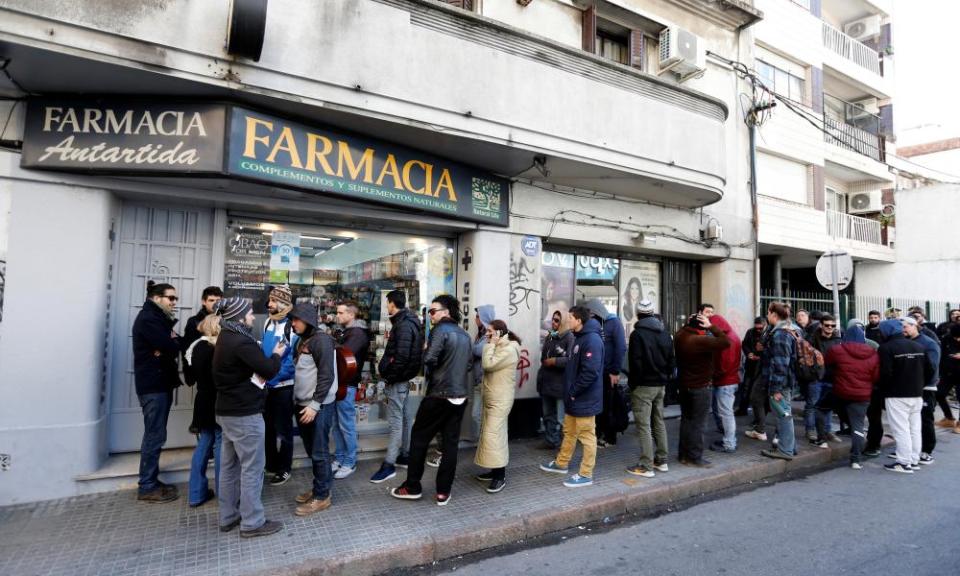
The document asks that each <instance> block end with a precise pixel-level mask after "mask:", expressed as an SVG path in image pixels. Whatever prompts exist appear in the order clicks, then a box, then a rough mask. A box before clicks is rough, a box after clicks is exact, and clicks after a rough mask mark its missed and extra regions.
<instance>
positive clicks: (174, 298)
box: [164, 296, 180, 302]
mask: <svg viewBox="0 0 960 576" xmlns="http://www.w3.org/2000/svg"><path fill="white" fill-rule="evenodd" d="M164 298H166V299H167V300H169V301H171V302H176V301H177V300H179V299H180V298H178V297H176V296H164Z"/></svg>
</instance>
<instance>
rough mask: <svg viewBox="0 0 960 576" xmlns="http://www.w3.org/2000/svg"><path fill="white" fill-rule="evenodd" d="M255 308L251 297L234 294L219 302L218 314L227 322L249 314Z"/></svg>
mask: <svg viewBox="0 0 960 576" xmlns="http://www.w3.org/2000/svg"><path fill="white" fill-rule="evenodd" d="M252 309H253V302H251V300H250V299H249V298H240V297H239V296H232V297H230V298H224V299H223V300H220V301H219V302H217V314H219V315H220V316H222V317H223V319H224V320H226V321H227V322H230V321H235V320H239V319H241V318H243V317H244V316H246V315H247V312H249V311H250V310H252Z"/></svg>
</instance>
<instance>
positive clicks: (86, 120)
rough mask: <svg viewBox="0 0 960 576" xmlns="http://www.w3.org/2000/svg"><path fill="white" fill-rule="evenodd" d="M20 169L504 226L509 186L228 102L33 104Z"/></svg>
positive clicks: (489, 176)
mask: <svg viewBox="0 0 960 576" xmlns="http://www.w3.org/2000/svg"><path fill="white" fill-rule="evenodd" d="M23 140H24V142H23V153H22V156H21V161H20V165H21V166H23V167H24V168H37V169H46V170H69V171H84V172H97V173H113V174H123V175H135V174H148V175H156V176H160V175H162V176H182V175H197V174H204V175H208V174H209V175H222V176H233V177H237V178H243V179H245V180H252V181H258V182H267V183H270V184H272V185H279V186H286V187H289V188H297V189H301V190H307V191H311V192H318V193H322V194H330V195H335V196H340V197H344V198H348V199H353V200H360V201H372V202H377V203H380V204H386V205H390V206H393V207H399V208H407V209H411V210H418V211H425V212H431V213H434V214H441V215H446V216H449V217H451V218H456V219H460V220H470V221H473V222H481V223H484V224H494V225H498V226H506V225H507V224H508V220H509V216H508V213H507V206H508V205H509V198H508V196H509V193H510V184H509V182H508V181H507V180H505V179H503V178H499V177H497V176H494V175H492V174H489V173H487V172H483V171H481V170H477V169H475V168H472V167H470V166H466V165H464V164H460V163H458V162H453V161H450V160H446V159H444V158H440V157H437V156H433V155H431V154H426V153H423V152H419V151H416V150H413V149H410V148H406V147H403V146H396V145H393V144H390V143H387V142H383V141H379V140H374V139H370V138H364V137H361V136H356V135H350V134H346V133H343V132H339V131H334V130H329V129H326V128H323V127H319V126H308V125H306V124H300V123H297V122H293V121H290V120H285V119H281V118H278V117H276V116H271V115H268V114H263V113H260V112H254V111H252V110H247V109H245V108H240V107H236V106H231V105H229V104H215V103H211V104H208V103H190V102H183V103H178V102H170V103H145V102H141V101H137V100H118V99H115V98H113V97H111V98H99V99H98V98H91V99H78V98H62V99H56V98H38V99H33V100H31V101H30V102H29V103H28V105H27V117H26V124H25V129H24V139H23Z"/></svg>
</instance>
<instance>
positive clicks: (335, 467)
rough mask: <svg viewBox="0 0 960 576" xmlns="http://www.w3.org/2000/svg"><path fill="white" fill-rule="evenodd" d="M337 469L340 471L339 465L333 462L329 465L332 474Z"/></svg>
mask: <svg viewBox="0 0 960 576" xmlns="http://www.w3.org/2000/svg"><path fill="white" fill-rule="evenodd" d="M339 469H340V463H339V462H337V461H336V460H334V461H333V464H331V465H330V470H332V471H333V472H336V471H337V470H339Z"/></svg>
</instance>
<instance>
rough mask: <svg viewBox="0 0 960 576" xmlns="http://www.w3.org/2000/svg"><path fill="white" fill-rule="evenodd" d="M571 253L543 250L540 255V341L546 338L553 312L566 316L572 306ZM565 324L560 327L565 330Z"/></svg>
mask: <svg viewBox="0 0 960 576" xmlns="http://www.w3.org/2000/svg"><path fill="white" fill-rule="evenodd" d="M575 259H576V257H575V256H574V255H573V254H562V253H559V252H543V255H542V257H541V264H542V268H541V269H542V273H541V276H540V341H541V342H542V341H543V339H544V338H546V336H547V333H548V332H549V331H550V322H551V319H552V318H553V313H554V312H555V311H557V310H559V311H560V314H561V315H562V316H563V317H564V318H566V317H567V312H568V311H569V310H570V307H571V306H573V302H574V297H575V289H576V278H575V275H574V272H575V270H574V260H575ZM566 329H567V326H563V327H561V330H566Z"/></svg>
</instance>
